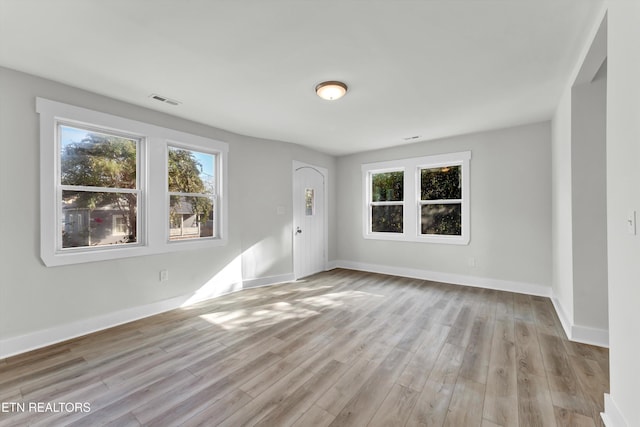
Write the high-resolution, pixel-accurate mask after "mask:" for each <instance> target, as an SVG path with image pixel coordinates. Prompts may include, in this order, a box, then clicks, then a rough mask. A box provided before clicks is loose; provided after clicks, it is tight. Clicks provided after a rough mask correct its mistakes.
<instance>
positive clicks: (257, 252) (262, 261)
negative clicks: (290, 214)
mask: <svg viewBox="0 0 640 427" xmlns="http://www.w3.org/2000/svg"><path fill="white" fill-rule="evenodd" d="M289 232H290V229H289V228H285V229H283V231H282V233H280V234H281V236H280V237H279V238H277V237H273V236H270V237H267V238H265V239H262V240H261V241H259V242H257V243H255V244H254V245H252V246H251V247H249V248H248V249H246V250H245V251H244V252H242V253H241V254H240V255H238V256H237V257H235V258H234V259H233V260H232V261H231V262H229V263H228V264H227V265H226V266H224V268H222V270H220V271H219V272H218V273H217V274H216V275H215V276H213V277H211V278H210V279H209V280H208V281H207V282H205V283H204V284H203V285H202V286H201V287H200V288H199V289H198V290H196V291H195V292H194V293H193V295H192V296H191V297H189V298H188V299H187V300H186V301H185V302H184V303H183V304H182V305H181V307H185V306H188V305H190V304H194V303H196V302H200V301H204V300H207V299H210V298H214V297H217V296H220V295H224V294H228V293H230V292H235V291H239V290H241V289H245V288H247V287H248V286H246V281H247V279H249V280H250V279H253V278H260V277H262V275H263V274H264V273H266V272H268V271H269V270H270V269H271V267H273V266H274V265H275V264H276V263H277V262H278V261H279V258H278V257H275V256H274V254H277V253H279V252H281V248H282V245H283V243H286V242H287V237H289ZM267 283H271V282H269V281H268V279H266V280H265V284H267ZM254 286H256V285H254Z"/></svg>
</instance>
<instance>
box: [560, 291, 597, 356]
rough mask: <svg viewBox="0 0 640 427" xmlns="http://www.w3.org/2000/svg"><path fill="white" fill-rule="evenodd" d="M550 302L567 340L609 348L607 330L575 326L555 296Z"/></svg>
mask: <svg viewBox="0 0 640 427" xmlns="http://www.w3.org/2000/svg"><path fill="white" fill-rule="evenodd" d="M551 302H553V307H554V308H555V309H556V313H557V314H558V317H559V318H560V323H561V324H562V328H563V329H564V333H565V334H566V335H567V338H568V339H569V340H571V341H575V342H579V343H582V344H589V345H595V346H598V347H605V348H609V331H608V330H606V329H598V328H592V327H589V326H582V325H576V324H574V323H573V322H572V321H571V319H570V318H569V316H567V313H566V311H565V310H564V308H563V307H562V304H561V303H560V301H559V300H558V298H556V296H555V295H554V296H552V297H551Z"/></svg>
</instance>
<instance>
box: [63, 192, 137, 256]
mask: <svg viewBox="0 0 640 427" xmlns="http://www.w3.org/2000/svg"><path fill="white" fill-rule="evenodd" d="M136 223H137V196H136V195H135V194H129V193H103V192H90V191H67V190H65V191H63V192H62V247H63V248H77V247H85V246H106V245H122V244H127V243H135V242H136V241H137V235H136V234H137V233H136Z"/></svg>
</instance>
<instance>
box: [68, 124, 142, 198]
mask: <svg viewBox="0 0 640 427" xmlns="http://www.w3.org/2000/svg"><path fill="white" fill-rule="evenodd" d="M59 129H60V150H61V151H60V174H61V176H60V182H61V183H62V185H82V186H88V187H107V188H136V164H137V162H136V148H137V141H136V140H134V139H129V138H123V137H120V136H116V135H109V134H105V133H99V132H94V131H89V130H85V129H80V128H75V127H70V126H64V125H60V126H59Z"/></svg>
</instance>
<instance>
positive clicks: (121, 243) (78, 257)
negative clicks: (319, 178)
mask: <svg viewBox="0 0 640 427" xmlns="http://www.w3.org/2000/svg"><path fill="white" fill-rule="evenodd" d="M36 109H37V112H38V113H39V115H40V166H41V179H40V199H41V209H40V218H41V219H40V223H41V257H42V259H43V261H44V263H45V265H47V266H55V265H65V264H74V263H81V262H89V261H100V260H107V259H117V258H124V257H131V256H137V255H149V254H155V253H164V252H171V251H176V250H184V249H198V248H204V247H208V246H217V245H222V244H225V243H226V241H227V229H228V226H227V206H226V203H225V201H226V162H227V160H226V158H227V152H228V145H227V144H226V143H224V142H220V141H215V140H213V139H210V138H204V137H200V136H197V135H192V134H188V133H184V132H179V131H175V130H173V129H167V128H163V127H160V126H155V125H151V124H148V123H143V122H138V121H134V120H130V119H126V118H122V117H118V116H113V115H110V114H105V113H100V112H97V111H92V110H88V109H85V108H80V107H76V106H72V105H68V104H63V103H59V102H55V101H50V100H47V99H42V98H37V100H36ZM176 141H179V142H176ZM177 224H179V226H180V228H179V233H177V232H176V227H177ZM176 241H180V244H176Z"/></svg>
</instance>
